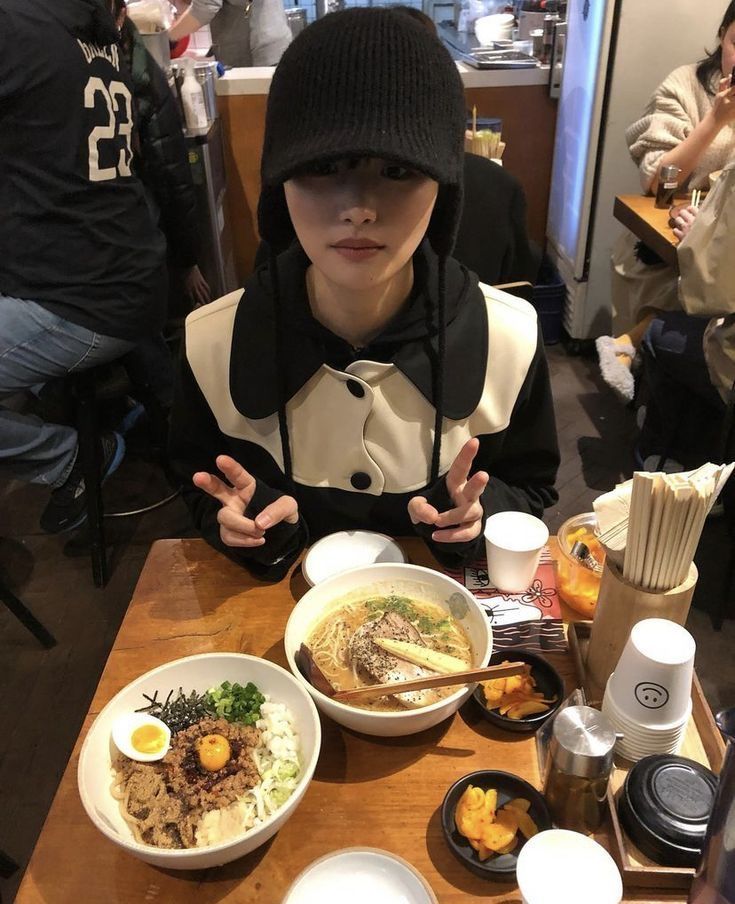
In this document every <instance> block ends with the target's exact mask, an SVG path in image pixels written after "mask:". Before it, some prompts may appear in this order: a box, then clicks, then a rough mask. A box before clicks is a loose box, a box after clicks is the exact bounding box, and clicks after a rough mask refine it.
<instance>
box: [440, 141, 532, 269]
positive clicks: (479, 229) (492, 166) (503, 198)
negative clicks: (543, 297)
mask: <svg viewBox="0 0 735 904" xmlns="http://www.w3.org/2000/svg"><path fill="white" fill-rule="evenodd" d="M454 256H455V257H456V258H457V260H458V261H460V262H461V263H463V264H464V265H465V267H467V268H468V269H469V270H472V272H473V273H476V274H477V276H478V278H479V280H480V282H482V283H485V284H486V285H488V286H496V285H502V284H503V283H511V282H524V281H527V282H530V283H531V284H534V283H535V282H536V279H537V276H538V265H539V260H536V259H535V258H534V255H533V253H532V251H531V248H530V246H529V243H528V232H527V230H526V196H525V195H524V193H523V188H522V187H521V183H520V182H519V181H518V180H517V179H516V178H515V176H512V175H511V174H510V173H509V172H508V171H507V170H505V169H503V167H502V166H498V164H497V163H493V162H492V160H488V159H487V158H486V157H478V156H477V154H465V155H464V204H463V206H462V217H461V219H460V221H459V230H458V232H457V241H456V242H455V246H454ZM539 259H540V256H539Z"/></svg>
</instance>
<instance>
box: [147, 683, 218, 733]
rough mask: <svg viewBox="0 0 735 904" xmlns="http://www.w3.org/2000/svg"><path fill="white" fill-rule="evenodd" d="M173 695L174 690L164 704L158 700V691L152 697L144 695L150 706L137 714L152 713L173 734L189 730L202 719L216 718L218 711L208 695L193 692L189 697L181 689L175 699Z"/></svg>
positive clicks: (169, 693)
mask: <svg viewBox="0 0 735 904" xmlns="http://www.w3.org/2000/svg"><path fill="white" fill-rule="evenodd" d="M173 693H174V692H173V690H170V691H169V692H168V696H167V697H166V699H165V701H164V702H163V703H162V702H161V701H160V700H159V699H158V691H156V692H155V693H154V694H153V696H152V697H149V696H148V694H143V696H144V697H145V699H146V700H147V701H148V706H141V707H140V709H136V712H138V713H150V714H151V715H152V716H155V717H156V718H157V719H160V720H161V721H162V722H165V723H166V725H168V727H169V728H170V729H171V731H172V733H173V734H176V732H178V731H183V730H184V729H185V728H189V726H190V725H194V723H195V722H200V721H201V720H202V719H206V718H208V717H210V718H211V717H213V716H214V717H215V718H216V711H215V709H214V707H213V706H212V704H211V702H210V700H209V698H208V696H207V694H198V693H197V692H196V691H192V692H191V693H190V694H189V696H188V697H187V695H186V694H185V693H184V691H183V688H179V692H178V694H177V695H176V696H175V697H174V696H173ZM172 697H173V699H172Z"/></svg>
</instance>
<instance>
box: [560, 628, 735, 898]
mask: <svg viewBox="0 0 735 904" xmlns="http://www.w3.org/2000/svg"><path fill="white" fill-rule="evenodd" d="M590 624H591V623H590V622H576V623H573V624H571V625H570V626H569V635H568V636H569V647H570V652H571V654H572V656H573V657H574V659H575V662H576V668H577V673H578V675H579V678H580V682H581V684H582V686H584V687H585V688H588V687H589V684H588V680H587V678H588V676H587V674H586V670H585V666H584V658H585V654H586V649H587V646H588V643H589V635H590ZM595 693H596V692H595V690H594V689H592V692H591V693H590V695H589V699H590V703H592V704H593V705H595V706H599V705H600V703H601V700H599V699H596V698H595ZM679 755H680V756H681V757H683V758H686V759H689V760H693V761H694V762H696V763H700V764H701V765H702V766H705V767H706V768H707V769H710V770H711V771H712V772H713V773H715V774H716V775H717V774H719V772H720V770H721V768H722V764H723V761H724V755H725V744H724V742H723V740H722V737H721V735H720V732H719V730H718V728H717V725H716V723H715V720H714V717H713V715H712V711H711V710H710V707H709V704H708V703H707V700H706V699H705V696H704V693H703V691H702V687H701V685H700V683H699V680H698V678H697V676H696V672H695V674H694V678H693V681H692V712H691V716H690V717H689V721H688V723H687V726H686V731H685V733H684V739H683V742H682V745H681V750H680V751H679ZM632 766H633V764H632V763H630V762H629V761H627V760H623V759H622V758H620V757H619V756H617V755H616V758H615V763H614V766H613V769H612V772H611V774H610V782H609V784H608V791H607V813H606V815H605V818H604V820H603V822H602V825H601V827H600V830H599V832H598V833H597V835H596V836H595V837H597V838H598V840H600V841H601V842H602V843H604V844H605V845H606V846H607V847H608V849H609V850H610V851H611V853H612V854H613V857H614V858H615V860H616V862H617V864H618V866H619V868H620V871H621V873H622V876H623V882H624V884H625V886H626V887H627V888H655V889H685V890H686V889H688V888H689V887H690V885H691V883H692V880H693V878H694V874H695V870H694V868H693V867H684V866H662V865H661V864H659V863H656V862H654V861H653V860H652V859H650V858H649V857H647V856H646V855H645V854H643V853H642V852H641V851H640V850H639V849H638V848H637V847H636V845H635V844H634V842H633V841H632V840H631V839H630V838H629V837H628V835H627V833H626V832H625V830H624V828H623V826H622V823H621V821H620V817H619V815H618V799H619V796H620V794H621V793H622V791H623V786H624V784H625V780H626V778H627V776H628V773H629V772H630V770H631V768H632Z"/></svg>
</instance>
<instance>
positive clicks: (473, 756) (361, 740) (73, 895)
mask: <svg viewBox="0 0 735 904" xmlns="http://www.w3.org/2000/svg"><path fill="white" fill-rule="evenodd" d="M405 548H406V550H407V551H408V553H409V556H410V557H411V560H412V561H414V562H416V563H419V564H432V562H431V561H430V555H429V553H428V551H427V550H426V548H425V547H424V546H423V544H422V543H420V542H419V541H417V540H408V541H406V543H405ZM306 589H307V587H306V584H305V582H304V579H303V577H302V575H301V571H300V568H299V567H298V566H297V567H296V568H295V569H294V570H293V571H292V572H291V574H290V575H289V577H288V578H287V579H285V580H284V581H282V582H281V583H280V584H276V585H268V584H262V583H259V582H258V581H256V580H254V579H253V578H252V577H250V576H249V575H248V574H247V572H245V571H244V570H242V569H241V568H239V567H238V566H236V565H234V564H233V563H231V562H229V560H227V559H225V558H224V557H223V556H221V555H220V554H218V553H216V552H215V551H214V550H212V549H211V548H210V547H209V546H207V545H206V544H205V543H204V542H203V541H201V540H159V541H158V542H156V543H154V544H153V547H152V548H151V552H150V554H149V556H148V559H147V561H146V564H145V567H144V568H143V571H142V573H141V576H140V580H139V581H138V585H137V587H136V590H135V593H134V595H133V599H132V601H131V604H130V607H129V609H128V612H127V614H126V616H125V619H124V621H123V623H122V626H121V628H120V632H119V634H118V636H117V639H116V641H115V645H114V647H113V649H112V652H111V653H110V657H109V659H108V661H107V665H106V667H105V670H104V672H103V674H102V678H101V680H100V683H99V686H98V688H97V691H96V693H95V695H94V698H93V700H92V704H91V706H90V708H89V713H88V714H87V717H86V719H85V721H84V724H83V726H82V729H81V731H80V734H79V739H78V741H77V744H76V746H75V748H74V751H73V753H72V756H71V758H70V760H69V764H68V766H67V768H66V771H65V773H64V776H63V778H62V780H61V784H60V786H59V789H58V791H57V793H56V797H55V799H54V802H53V805H52V807H51V810H50V812H49V815H48V817H47V819H46V823H45V825H44V827H43V830H42V832H41V835H40V837H39V839H38V843H37V845H36V848H35V851H34V853H33V856H32V859H31V861H30V864H29V866H28V870H27V871H26V874H25V876H24V878H23V882H22V884H21V887H20V890H19V892H18V897H17V899H16V900H17V901H18V902H22V904H28V902H46V904H66V902H75V904H76V902H81V901H84V902H91V904H117V902H121V904H130V902H151V904H174V902H175V904H187V902H191V904H214V902H218V904H223V902H230V904H235V902H237V904H248V902H256V901H257V902H258V904H278V902H280V901H281V899H282V896H283V893H284V892H285V890H286V889H287V888H288V886H289V885H290V883H291V882H292V880H293V879H294V878H295V877H296V875H297V874H298V873H299V872H300V871H301V870H302V869H303V868H304V867H305V866H306V865H307V864H309V863H310V862H311V861H313V860H314V859H316V858H317V857H319V856H321V855H323V854H325V853H328V852H329V851H333V850H336V849H338V848H342V847H349V846H354V845H360V846H369V847H378V848H383V849H386V850H389V851H393V852H394V853H397V854H400V855H401V856H403V857H405V858H406V859H407V860H409V861H410V862H411V863H413V865H414V866H415V867H416V868H417V869H419V870H420V871H421V872H422V873H423V875H424V876H425V877H426V879H427V880H428V882H429V883H430V885H431V886H432V887H433V889H434V891H435V893H436V895H437V897H438V899H439V901H440V902H441V904H459V902H466V901H468V900H470V899H473V898H478V899H481V900H483V901H489V902H497V904H520V896H519V895H518V891H517V889H516V888H515V887H514V886H513V885H511V884H503V883H498V884H495V883H490V882H487V881H486V880H483V879H480V878H478V877H476V876H474V875H472V874H471V873H469V872H468V871H467V870H466V869H465V868H464V867H463V866H462V865H461V864H460V863H459V862H458V861H457V860H455V858H454V857H453V856H452V854H451V853H450V851H449V849H448V847H447V845H446V844H445V842H444V839H443V836H442V832H441V826H440V822H439V808H440V805H441V802H442V799H443V797H444V793H445V791H446V790H447V788H448V787H449V786H450V785H451V784H452V783H453V782H454V781H455V780H456V779H458V778H460V777H461V776H462V775H465V774H467V773H468V772H472V771H473V770H476V769H481V768H497V769H505V770H507V771H510V772H515V773H517V774H520V775H522V776H523V777H525V778H526V779H528V780H529V781H530V782H531V783H532V784H535V785H536V786H538V784H539V775H538V768H537V761H536V753H535V746H534V741H533V738H532V737H529V736H527V735H518V736H512V735H509V734H507V733H504V732H501V731H499V730H497V729H495V728H494V727H492V726H490V725H489V724H488V723H487V722H485V721H484V720H482V719H481V717H480V716H479V713H478V712H477V711H476V709H475V708H474V705H473V704H472V701H469V702H468V703H467V705H465V706H464V707H463V708H462V710H461V711H460V712H459V713H457V714H456V715H455V716H454V717H453V718H451V719H448V720H446V721H445V722H443V723H442V724H441V725H438V726H436V727H435V728H433V729H430V730H428V731H426V732H423V733H421V734H418V735H412V736H410V737H406V738H370V737H367V736H364V735H359V734H356V733H354V732H351V731H348V730H346V729H343V728H341V727H340V726H338V725H337V724H335V723H334V722H332V721H331V720H329V719H327V718H322V729H323V740H322V751H321V756H320V759H319V764H318V766H317V769H316V773H315V776H314V779H313V781H312V782H311V785H310V787H309V789H308V791H307V793H306V795H305V797H304V799H303V801H302V802H301V804H300V805H299V807H298V808H297V810H296V811H295V813H294V814H293V816H292V817H291V819H290V820H289V821H288V822H287V823H286V825H285V826H284V827H283V828H282V829H281V831H280V832H279V833H278V834H277V835H276V836H275V838H274V839H273V840H272V841H271V842H270V843H268V844H266V845H264V846H263V847H261V848H259V849H258V850H256V851H254V852H253V853H252V854H250V855H248V856H246V857H243V858H242V859H240V860H237V861H235V862H234V863H230V864H228V865H226V866H223V867H219V868H216V869H212V870H199V871H196V872H179V871H168V870H160V869H156V868H155V867H152V866H148V865H147V864H145V863H142V862H141V861H139V860H137V859H135V858H134V857H131V856H130V855H128V854H127V853H125V852H123V851H121V850H120V849H119V848H117V847H116V846H115V845H114V844H112V843H111V842H110V841H108V839H107V838H105V837H104V836H103V835H102V834H101V833H99V832H98V831H97V830H96V829H95V828H94V826H93V825H92V823H91V822H90V820H89V819H88V818H87V816H86V814H85V812H84V810H83V808H82V805H81V802H80V800H79V795H78V793H77V780H76V770H77V762H78V759H79V751H80V747H81V742H82V740H83V739H84V737H85V735H86V733H87V730H88V729H89V727H90V725H91V724H92V721H93V720H94V717H95V716H96V715H97V713H99V711H100V710H101V709H102V708H103V707H104V705H105V704H106V703H107V702H108V701H109V700H110V698H111V697H112V696H113V695H114V694H115V693H117V691H119V690H120V689H121V688H123V687H124V686H125V685H126V684H128V683H129V682H130V681H131V680H132V679H134V678H136V677H137V676H138V675H140V674H141V673H143V672H145V671H147V670H149V669H151V668H153V667H154V666H157V665H160V664H162V663H164V662H168V661H170V660H172V659H177V658H179V657H181V656H188V655H191V654H193V653H204V652H216V651H240V652H245V653H251V654H255V655H258V656H264V657H265V658H267V659H270V660H272V661H273V662H277V663H279V664H281V665H283V666H286V658H285V652H284V648H283V632H284V627H285V624H286V620H287V618H288V615H289V613H290V611H291V609H292V607H293V605H294V602H295V601H296V600H298V599H299V598H300V597H301V596H302V594H303V593H304V592H305V591H306ZM549 658H550V659H551V660H552V661H553V662H554V664H555V665H556V666H557V668H559V670H560V671H561V672H562V674H563V675H564V677H565V680H566V681H567V684H568V688H567V689H568V690H571V688H572V687H573V682H574V667H573V664H572V657H571V656H569V655H566V654H556V655H554V656H550V657H549ZM684 900H685V897H684V895H683V894H681V893H669V894H665V893H659V892H651V891H647V892H646V891H641V892H639V893H636V894H634V895H629V896H626V898H625V901H626V902H633V901H636V902H641V904H664V902H677V904H682V902H684ZM324 904H332V902H328V901H325V902H324ZM376 904H380V902H376Z"/></svg>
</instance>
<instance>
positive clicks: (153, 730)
mask: <svg viewBox="0 0 735 904" xmlns="http://www.w3.org/2000/svg"><path fill="white" fill-rule="evenodd" d="M130 743H131V744H132V745H133V750H137V751H138V753H159V752H160V751H161V750H163V748H164V747H165V745H166V735H165V733H164V732H163V731H162V730H161V729H160V728H159V726H158V725H141V726H139V727H138V728H136V729H135V731H134V732H133V734H132V736H131V738H130Z"/></svg>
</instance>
